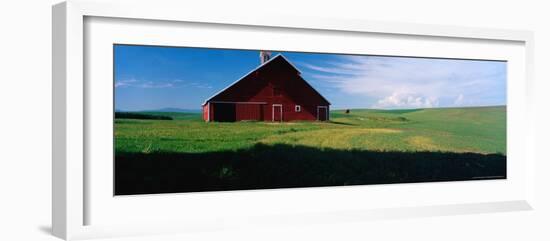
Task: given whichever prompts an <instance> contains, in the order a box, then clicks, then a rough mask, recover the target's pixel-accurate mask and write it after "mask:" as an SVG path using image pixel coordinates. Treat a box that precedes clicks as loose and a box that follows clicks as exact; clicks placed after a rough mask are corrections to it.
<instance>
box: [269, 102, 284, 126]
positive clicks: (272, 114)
mask: <svg viewBox="0 0 550 241" xmlns="http://www.w3.org/2000/svg"><path fill="white" fill-rule="evenodd" d="M275 106H279V107H281V120H280V121H279V122H283V105H282V104H273V105H271V121H272V122H275Z"/></svg>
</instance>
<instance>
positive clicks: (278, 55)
mask: <svg viewBox="0 0 550 241" xmlns="http://www.w3.org/2000/svg"><path fill="white" fill-rule="evenodd" d="M278 57H282V58H283V59H284V60H285V61H286V62H288V63H289V64H290V66H292V67H293V68H294V69H296V71H298V73H299V74H300V75H301V74H302V72H301V71H300V70H299V69H298V68H297V67H296V66H295V65H294V64H293V63H292V62H290V61H289V60H288V59H287V58H286V57H285V56H283V55H282V54H277V55H275V57H273V58H271V59H269V60H268V61H266V62H264V63H263V64H261V65H259V66H258V67H256V68H254V69H253V70H251V71H250V72H248V73H246V74H245V75H243V76H242V77H241V78H239V79H237V80H236V81H235V82H233V83H231V84H230V85H228V86H227V87H225V88H223V89H222V90H220V91H218V92H216V93H215V94H214V95H212V96H210V97H208V98H207V99H206V100H205V101H204V103H203V104H202V105H205V104H206V103H207V102H208V101H210V100H211V99H212V98H214V97H216V96H217V95H219V94H221V93H222V92H224V91H225V90H227V89H229V88H231V86H233V85H235V84H237V83H238V82H239V81H241V80H242V79H244V78H246V77H247V76H249V75H250V74H252V73H254V71H256V70H258V69H260V68H262V67H263V66H265V65H267V64H268V63H270V62H271V61H273V60H274V59H276V58H278ZM308 84H309V83H308Z"/></svg>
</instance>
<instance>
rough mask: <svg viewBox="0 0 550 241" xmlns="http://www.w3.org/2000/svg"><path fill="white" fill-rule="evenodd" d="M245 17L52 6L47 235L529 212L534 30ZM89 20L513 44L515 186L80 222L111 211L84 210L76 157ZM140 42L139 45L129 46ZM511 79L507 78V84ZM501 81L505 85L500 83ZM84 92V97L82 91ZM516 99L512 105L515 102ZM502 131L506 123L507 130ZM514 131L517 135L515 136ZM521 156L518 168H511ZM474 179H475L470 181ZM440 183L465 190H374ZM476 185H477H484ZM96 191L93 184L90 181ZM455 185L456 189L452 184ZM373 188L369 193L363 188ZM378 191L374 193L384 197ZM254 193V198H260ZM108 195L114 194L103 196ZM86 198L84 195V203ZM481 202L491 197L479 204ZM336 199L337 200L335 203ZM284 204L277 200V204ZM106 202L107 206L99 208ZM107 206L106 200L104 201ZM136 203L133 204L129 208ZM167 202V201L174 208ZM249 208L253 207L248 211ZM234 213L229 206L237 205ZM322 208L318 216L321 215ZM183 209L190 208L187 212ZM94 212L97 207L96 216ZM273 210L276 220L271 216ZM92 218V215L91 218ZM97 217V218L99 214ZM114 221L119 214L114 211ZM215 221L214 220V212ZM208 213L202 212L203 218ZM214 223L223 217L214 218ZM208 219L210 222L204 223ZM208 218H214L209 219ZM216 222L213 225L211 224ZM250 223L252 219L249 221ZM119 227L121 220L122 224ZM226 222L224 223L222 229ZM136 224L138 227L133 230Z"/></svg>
mask: <svg viewBox="0 0 550 241" xmlns="http://www.w3.org/2000/svg"><path fill="white" fill-rule="evenodd" d="M152 8H155V9H156V10H155V11H150V9H152ZM261 14H262V15H261V17H259V15H254V13H250V15H248V16H243V15H238V16H237V15H235V16H232V15H224V16H210V15H208V14H207V13H205V12H204V11H196V10H194V9H190V8H187V7H186V4H185V3H178V2H160V3H153V2H150V3H143V2H136V3H128V2H117V1H111V2H95V1H80V0H72V1H67V2H64V3H60V4H58V5H55V6H54V7H53V14H52V15H53V19H52V22H53V34H52V36H53V66H52V69H53V70H52V73H53V95H52V96H53V114H52V116H53V150H52V153H53V164H52V165H53V166H52V189H53V193H52V204H53V207H52V227H53V234H54V235H55V236H58V237H60V238H63V239H67V240H69V239H84V238H94V237H113V236H122V235H136V234H137V235H139V234H153V233H172V232H192V231H194V230H208V229H216V228H218V227H224V228H227V227H229V228H231V227H235V226H239V227H242V226H254V225H292V224H295V223H296V222H313V223H315V222H324V221H323V220H328V219H330V220H331V222H339V221H343V220H349V219H358V220H369V219H384V218H401V217H423V216H433V215H451V214H468V213H482V212H496V211H514V210H530V209H532V203H533V198H534V197H533V193H534V190H533V189H534V168H535V167H534V165H535V160H534V159H535V158H534V154H533V153H534V152H533V151H532V149H530V148H533V147H534V146H535V145H534V133H533V132H534V130H533V129H532V128H531V127H532V126H533V125H529V123H531V122H532V121H533V120H532V119H530V117H531V116H533V115H532V114H531V111H533V110H531V108H530V107H531V106H532V105H531V98H530V95H531V93H533V89H532V88H533V87H532V83H533V80H532V74H533V69H532V68H533V67H532V66H533V34H532V33H531V32H529V31H518V30H496V29H482V28H469V27H454V26H453V27H451V26H439V25H422V24H409V23H390V22H370V21H356V20H347V19H320V18H301V17H294V16H277V15H272V14H267V15H266V14H265V13H261ZM87 18H88V19H89V18H114V19H126V20H127V21H133V20H139V21H142V22H148V21H152V22H156V23H157V24H162V23H201V24H214V25H223V26H224V28H227V29H231V28H237V27H243V26H245V27H246V26H250V27H253V28H254V29H256V30H257V29H264V28H265V29H277V30H278V31H285V30H300V31H305V32H307V31H319V32H317V33H326V32H334V33H335V34H337V33H358V34H362V33H370V34H382V35H391V36H396V37H397V38H399V37H402V38H409V37H411V36H412V37H415V36H417V37H418V36H419V37H427V38H436V39H443V40H445V39H454V40H458V41H467V40H475V41H482V42H483V41H486V42H487V44H488V45H490V44H491V43H494V42H495V41H497V42H503V43H512V44H513V45H517V46H520V48H521V51H522V52H521V54H520V55H521V56H522V57H521V58H522V61H521V63H517V64H516V65H517V66H518V68H520V69H522V71H520V72H518V73H519V74H520V75H521V77H520V78H517V79H514V80H513V81H514V82H513V83H514V86H510V88H509V89H508V95H512V96H516V97H517V98H515V99H514V103H513V109H514V111H513V112H512V115H513V116H511V118H513V120H514V121H513V123H515V124H514V125H515V126H519V125H523V126H525V127H524V128H523V129H521V130H519V131H518V130H514V132H515V133H518V134H517V135H513V136H514V137H517V138H514V140H512V141H511V143H512V144H510V143H509V147H510V145H513V147H514V149H516V150H517V152H516V153H517V155H515V157H514V158H515V159H517V160H518V161H517V162H516V163H517V166H513V168H514V170H516V168H519V169H521V171H520V172H521V175H520V176H521V178H519V179H521V180H518V181H517V182H515V183H514V184H513V185H514V188H513V190H515V191H512V192H511V193H506V192H507V191H506V190H504V189H506V188H509V187H510V186H509V185H508V184H509V183H496V184H495V183H494V182H482V183H486V184H487V185H486V187H484V188H485V189H484V188H481V189H479V190H478V191H480V192H482V191H483V190H486V189H488V188H494V187H495V186H498V187H499V188H502V189H503V190H502V191H501V192H502V193H501V194H502V195H501V196H499V197H498V198H495V199H484V198H476V197H473V196H470V197H468V200H469V201H465V200H466V199H458V198H457V199H455V200H454V202H453V199H452V197H451V198H450V199H449V200H446V201H445V202H441V203H437V202H436V203H435V204H434V203H430V202H426V203H424V204H422V203H420V202H410V203H411V205H403V204H402V203H395V205H394V206H391V205H388V206H378V207H377V208H364V209H363V208H360V205H359V204H355V205H350V207H351V208H350V209H337V208H335V207H334V206H330V205H317V206H315V205H313V206H315V207H312V208H311V209H309V210H306V211H304V210H290V209H291V208H290V206H285V205H281V207H279V208H273V209H272V210H266V212H265V213H263V214H262V215H261V217H258V216H254V215H252V214H251V213H246V212H239V213H237V212H235V213H232V214H230V213H228V214H227V219H223V215H224V214H223V213H222V214H219V215H218V216H216V215H211V216H210V218H211V219H208V218H206V219H204V220H202V221H200V222H193V224H191V223H190V222H185V220H183V221H182V220H179V219H177V217H167V218H165V219H158V217H155V220H154V224H151V223H139V222H140V221H139V220H140V219H139V218H137V221H135V223H128V224H127V225H114V224H105V225H103V224H95V223H94V222H91V223H90V221H89V216H90V215H92V214H93V213H92V212H96V211H93V210H101V209H105V210H111V209H110V208H113V207H108V206H102V205H103V204H102V205H95V206H94V208H92V209H90V206H89V203H88V202H89V201H90V200H89V199H90V195H92V196H93V191H92V190H93V188H91V186H94V184H93V182H94V181H93V180H94V179H93V178H92V179H91V180H92V181H90V180H87V178H88V175H86V173H87V170H88V169H89V168H91V166H90V165H93V164H90V162H89V161H85V157H86V156H87V155H89V154H90V153H89V150H87V147H88V144H87V143H86V141H85V140H86V139H87V137H86V135H88V134H89V130H87V125H86V123H87V121H88V120H87V119H86V113H88V112H89V111H90V106H89V103H87V101H86V98H87V97H86V96H85V95H86V94H85V93H86V88H89V87H90V86H87V85H86V84H85V81H84V78H85V68H87V63H86V57H87V56H85V55H86V53H87V52H86V50H85V47H86V45H85V41H86V39H85V31H86V28H85V19H87ZM137 42H140V41H137ZM509 81H510V80H509ZM509 84H510V83H509ZM83 90H84V91H83ZM516 100H517V101H516ZM508 129H509V130H510V127H509V128H508ZM519 132H521V133H519ZM520 160H521V162H520ZM470 183H475V182H470ZM437 185H439V186H440V187H449V186H454V185H456V187H457V188H464V186H460V185H468V186H472V185H473V184H463V183H458V184H453V183H436V184H430V185H421V186H412V185H409V184H407V185H405V186H400V185H393V186H387V185H379V186H376V187H374V189H379V191H380V189H384V190H386V189H387V190H390V189H391V190H393V191H395V190H404V189H410V190H408V191H412V190H413V189H414V190H416V191H418V190H425V191H426V193H427V195H428V196H429V195H432V194H430V189H431V188H433V187H435V186H437ZM483 185H485V184H483ZM95 186H97V185H95ZM459 186H460V187H459ZM372 189H373V188H370V190H369V191H371V192H372ZM361 190H362V189H361V188H360V187H357V186H352V187H343V188H339V189H334V190H332V189H331V190H326V191H327V193H319V192H317V193H316V192H315V190H314V191H311V190H306V189H293V190H287V191H239V192H224V193H217V192H212V193H206V194H186V195H173V196H177V197H178V198H179V199H182V198H188V199H194V200H195V202H194V204H197V205H200V204H201V203H203V204H202V205H207V204H208V203H209V202H216V201H217V200H225V201H228V202H231V201H234V202H237V201H239V200H245V199H248V198H259V199H258V200H270V199H271V200H273V198H276V197H277V196H287V197H288V196H289V195H294V196H300V197H302V196H304V198H307V197H306V196H315V195H320V196H317V197H320V198H322V197H323V195H328V192H330V195H334V194H335V193H337V194H338V195H342V196H346V197H354V196H356V197H360V194H361V192H362V191H361ZM384 190H382V191H380V192H383V191H384ZM260 196H261V197H260ZM111 198H113V197H111ZM135 198H136V197H133V196H129V197H125V198H124V199H125V201H124V200H123V201H122V202H124V204H127V202H132V199H135ZM92 199H93V198H92ZM165 199H170V196H162V197H159V196H155V195H152V196H149V197H147V198H141V200H139V205H150V206H152V205H154V204H155V203H157V204H158V202H165V204H166V203H170V201H169V200H168V201H167V200H165ZM488 200H490V201H488ZM333 201H335V202H341V201H342V200H339V199H335V200H333ZM283 203H284V200H283ZM106 205H109V204H106ZM113 205H114V204H113ZM131 205H137V204H131ZM131 205H130V206H131ZM169 205H174V204H173V202H172V203H171V204H169ZM297 205H298V206H299V205H300V204H299V203H298V204H297ZM250 208H251V209H252V210H256V211H258V210H262V208H263V209H265V207H261V206H257V207H256V206H254V207H250ZM255 208H257V209H255ZM236 210H237V211H239V209H238V207H237V209H236ZM321 210H322V211H321ZM187 211H190V210H187ZM98 212H100V211H98ZM279 213H282V215H279ZM94 215H95V214H94ZM102 215H105V214H102ZM111 215H113V217H112V218H113V219H116V218H117V217H116V215H117V214H116V213H112V214H111ZM118 215H120V214H118ZM142 215H147V217H153V216H154V215H155V214H154V213H148V212H144V213H142ZM220 215H222V216H220ZM206 216H208V215H206ZM220 218H222V219H223V220H222V219H220ZM289 219H291V220H296V221H295V222H286V221H283V220H289ZM213 220H214V221H213ZM216 220H217V221H216ZM220 220H221V221H220ZM250 220H252V221H250ZM124 221H128V220H124ZM227 223H231V224H230V225H228V224H227ZM134 227H139V228H134Z"/></svg>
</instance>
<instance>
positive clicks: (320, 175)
mask: <svg viewBox="0 0 550 241" xmlns="http://www.w3.org/2000/svg"><path fill="white" fill-rule="evenodd" d="M142 114H147V115H157V114H158V115H162V116H170V117H172V118H173V120H139V119H116V120H115V148H116V152H115V157H116V161H115V175H117V178H116V180H115V189H116V190H117V191H116V192H117V194H136V193H159V192H183V191H207V190H235V189H256V188H278V187H305V186H325V185H352V184H374V183H395V182H420V181H445V180H468V179H477V178H483V177H497V178H503V177H505V175H506V156H505V153H506V108H505V107H503V106H500V107H473V108H441V109H416V110H366V109H365V110H357V109H354V110H351V112H350V113H349V114H345V113H344V112H343V111H338V110H337V111H331V117H330V118H331V121H330V122H289V123H270V122H236V123H206V122H204V121H203V120H202V119H201V114H198V113H167V112H162V113H155V112H147V113H142Z"/></svg>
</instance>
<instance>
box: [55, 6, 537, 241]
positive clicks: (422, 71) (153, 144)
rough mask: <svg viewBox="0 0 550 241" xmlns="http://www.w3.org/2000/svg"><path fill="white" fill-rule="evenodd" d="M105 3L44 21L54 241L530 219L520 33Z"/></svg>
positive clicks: (530, 162) (528, 38)
mask: <svg viewBox="0 0 550 241" xmlns="http://www.w3.org/2000/svg"><path fill="white" fill-rule="evenodd" d="M111 4H114V3H97V2H93V3H92V2H88V1H68V2H65V3H61V4H58V5H55V6H54V7H53V26H54V29H53V42H54V45H53V60H54V65H53V75H54V78H53V79H54V87H53V98H54V99H53V104H54V106H53V118H54V119H53V123H54V126H53V127H54V128H53V129H54V130H53V131H54V133H53V135H54V146H53V195H52V196H53V230H54V234H55V235H56V236H58V237H61V238H64V239H80V238H94V237H112V236H122V235H136V234H153V233H177V232H194V231H199V230H217V229H227V228H238V227H254V226H270V227H273V226H275V227H276V226H278V225H283V226H284V225H292V224H293V223H294V222H296V223H298V222H300V223H303V222H308V223H317V222H329V220H330V222H339V221H342V220H346V219H349V218H350V217H353V218H356V219H359V220H369V219H380V218H401V217H422V216H431V215H450V214H468V213H481V212H496V211H514V210H529V209H531V208H532V207H531V203H532V199H533V197H532V194H533V190H532V188H533V187H532V186H533V185H532V184H533V180H534V177H533V173H534V172H533V170H534V158H533V156H532V152H531V151H530V148H531V146H533V145H532V143H533V136H532V134H533V130H532V129H531V128H529V123H530V121H532V120H531V119H530V118H529V117H530V111H531V110H530V108H529V106H530V95H529V94H530V93H531V91H532V89H531V88H532V87H531V73H532V51H533V47H532V46H533V42H532V33H530V32H527V31H517V30H494V29H477V28H463V27H447V26H436V25H419V24H406V23H382V22H363V21H353V20H345V19H309V18H308V19H305V18H300V17H292V16H271V15H267V16H265V15H262V16H256V15H253V13H251V15H250V16H239V17H237V16H225V17H220V16H208V14H205V13H204V12H201V11H196V10H193V9H189V8H185V7H184V6H183V5H184V4H178V3H170V4H167V3H163V4H154V3H149V4H147V3H135V4H123V5H124V7H120V6H118V5H117V6H118V7H116V8H115V7H113V5H111ZM153 6H154V7H155V9H158V11H155V13H151V12H150V11H148V9H150V8H151V7H153ZM220 204H223V205H220ZM228 207H230V208H228ZM288 220H294V221H288Z"/></svg>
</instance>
